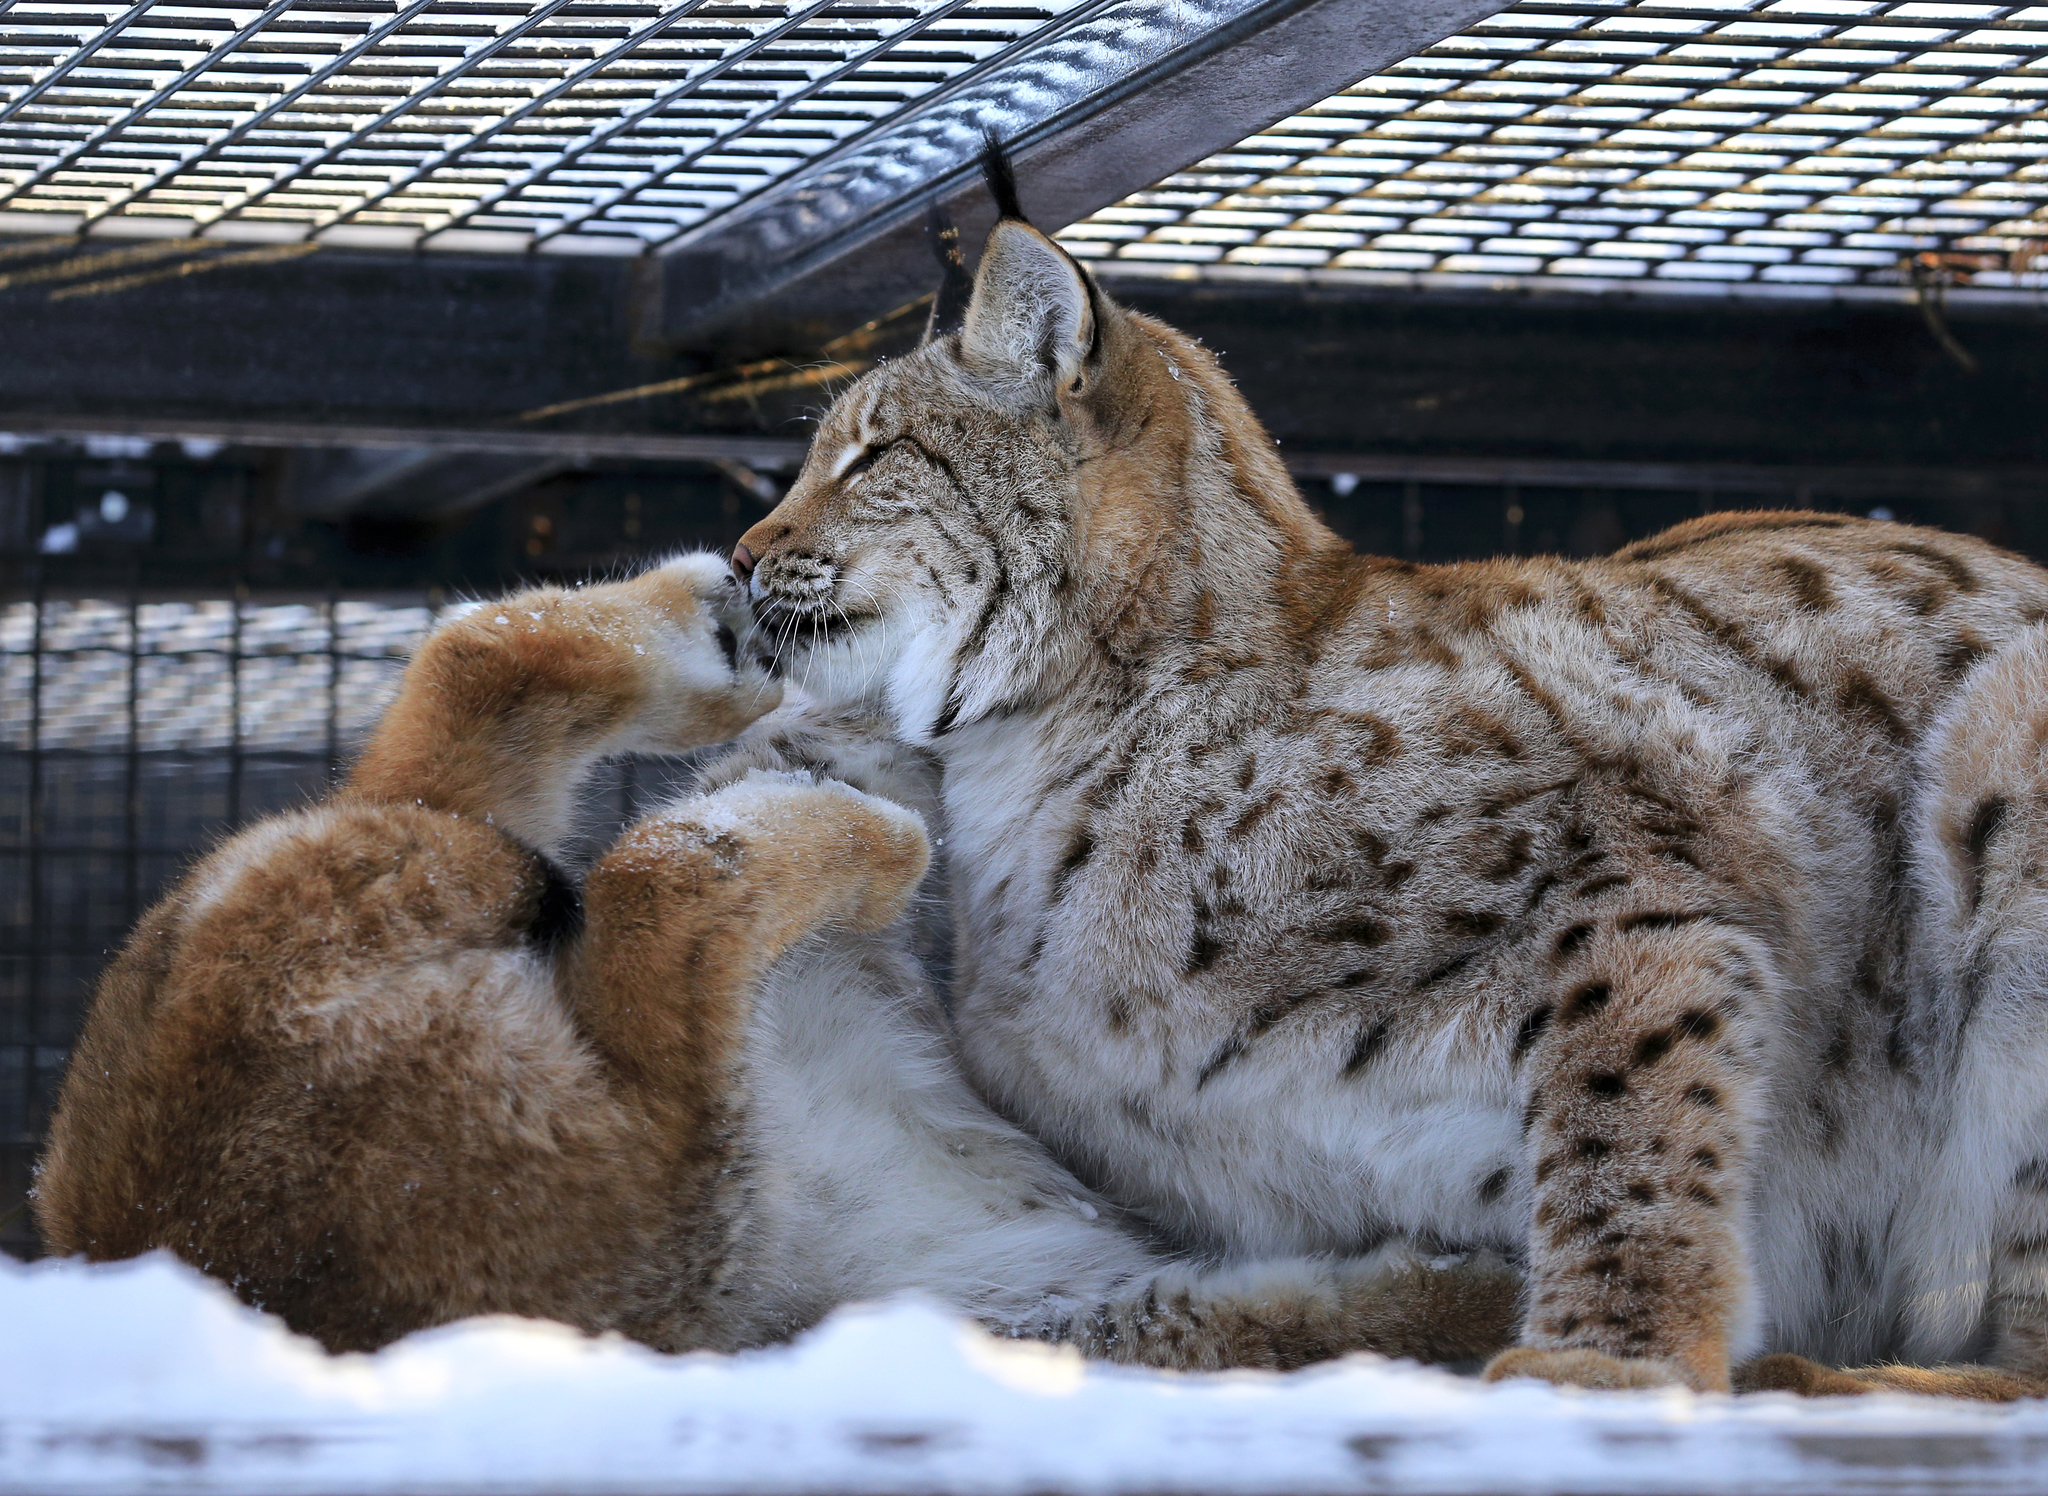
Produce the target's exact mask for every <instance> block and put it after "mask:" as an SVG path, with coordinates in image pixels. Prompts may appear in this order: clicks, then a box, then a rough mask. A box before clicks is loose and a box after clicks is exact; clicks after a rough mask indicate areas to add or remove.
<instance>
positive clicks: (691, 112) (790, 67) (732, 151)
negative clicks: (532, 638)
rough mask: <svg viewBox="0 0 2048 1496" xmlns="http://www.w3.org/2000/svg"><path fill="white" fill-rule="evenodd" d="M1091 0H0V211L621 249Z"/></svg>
mask: <svg viewBox="0 0 2048 1496" xmlns="http://www.w3.org/2000/svg"><path fill="white" fill-rule="evenodd" d="M1104 8H1105V0H1027V3H1018V0H909V3H901V4H859V3H847V0H795V3H791V4H788V5H778V4H744V3H743V4H719V3H711V0H680V3H673V4H661V3H652V4H648V3H612V0H539V3H537V4H522V3H519V0H400V3H397V4H393V3H389V0H273V3H272V4H270V5H268V6H264V5H257V4H240V3H235V0H226V3H220V0H192V3H153V0H137V3H134V4H129V5H125V6H124V5H119V4H92V3H83V4H80V3H72V0H0V88H4V89H6V90H7V92H6V94H5V95H4V102H0V132H4V133H0V153H4V154H0V183H4V185H0V214H13V215H21V216H20V217H18V218H15V219H13V220H11V223H12V226H14V227H16V228H23V227H26V228H37V227H43V228H47V229H51V230H60V231H67V232H68V231H72V230H75V229H79V228H84V229H91V228H93V227H94V226H95V225H99V226H102V227H105V228H110V229H126V230H129V231H131V232H138V233H140V232H145V231H148V230H150V229H153V228H154V229H158V230H159V231H161V232H165V233H172V232H175V233H180V234H190V233H198V232H210V233H211V234H212V235H213V237H216V238H240V239H250V240H258V241H262V240H277V241H284V242H291V241H298V240H302V239H304V238H305V237H306V236H307V235H308V234H309V233H320V234H321V235H322V238H323V240H324V242H327V243H331V244H356V245H368V246H379V245H389V246H409V245H411V244H413V243H414V242H415V241H416V240H417V239H418V237H419V236H420V234H421V233H423V232H433V233H436V234H438V235H439V236H440V239H439V241H438V247H441V248H465V249H472V250H486V251H488V250H520V249H527V248H533V247H538V248H543V249H554V250H565V251H581V252H589V253H607V252H618V253H629V254H630V253H637V252H639V251H640V250H641V249H642V248H643V247H645V246H648V245H659V244H661V243H663V242H665V241H667V240H669V239H671V238H673V237H675V236H676V235H678V234H680V233H682V232H684V231H685V230H687V229H689V228H692V227H694V226H696V225H698V224H700V223H702V222H704V221H705V220H706V219H707V218H709V217H711V216H713V215H716V214H718V213H720V212H723V211H725V210H728V209H730V208H731V207H733V206H734V205H735V204H737V203H740V202H743V201H745V200H747V199H749V198H751V197H752V196H754V195H755V194H757V193H759V192H760V191H761V190H762V189H764V188H766V187H768V186H770V185H772V184H774V183H775V182H777V181H779V180H781V179H782V178H783V177H785V176H786V175H787V174H788V173H790V172H791V171H793V170H794V169H796V168H797V167H799V166H802V165H803V164H805V163H806V162H808V161H810V160H811V159H813V158H814V157H816V156H817V155H819V154H820V153H821V152H823V151H825V150H827V149H830V148H835V147H839V146H842V145H845V144H847V143H848V142H850V141H852V140H853V139H854V138H855V137H858V136H860V135H861V134H862V133H863V132H864V131H867V130H869V129H870V128H871V127H873V126H874V125H875V124H876V123H877V122H880V121H886V120H888V119H890V118H891V117H893V116H894V115H896V114H897V113H898V112H899V111H901V110H902V109H903V108H905V107H906V106H907V105H909V104H910V103H912V102H914V101H917V100H920V99H924V98H926V97H927V96H928V95H931V94H932V93H933V92H934V91H935V90H940V89H942V88H945V87H947V86H949V85H957V84H960V83H962V82H965V81H970V80H971V79H972V78H974V77H976V76H978V75H980V74H983V73H985V72H987V71H988V70H989V69H991V68H993V67H996V66H998V65H999V64H1001V63H1003V62H1004V61H1006V60H1008V59H1010V58H1011V57H1012V56H1013V55H1014V54H1016V53H1017V52H1018V51H1019V50H1020V49H1023V48H1025V47H1028V46H1038V45H1043V44H1045V43H1046V42H1047V41H1048V40H1049V39H1050V38H1051V37H1052V36H1054V35H1056V34H1057V33H1059V32H1061V31H1064V30H1065V29H1067V28H1068V27H1070V26H1071V25H1072V24H1073V23H1075V22H1076V21H1079V20H1081V19H1084V18H1086V17H1088V16H1090V15H1093V14H1094V13H1095V12H1097V11H1100V10H1102V9H1104ZM451 235H454V236H457V237H453V238H451V237H449V236H451Z"/></svg>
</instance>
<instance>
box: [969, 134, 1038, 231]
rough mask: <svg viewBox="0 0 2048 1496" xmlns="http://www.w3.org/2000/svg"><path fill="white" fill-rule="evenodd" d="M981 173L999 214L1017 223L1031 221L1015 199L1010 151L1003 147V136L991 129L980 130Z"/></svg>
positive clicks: (1014, 176)
mask: <svg viewBox="0 0 2048 1496" xmlns="http://www.w3.org/2000/svg"><path fill="white" fill-rule="evenodd" d="M981 175H982V180H984V181H985V182H987V183H988V191H989V196H990V197H993V198H994V199H995V200H996V212H997V214H998V215H999V216H1001V217H1003V218H1014V219H1016V220H1017V221H1018V222H1019V223H1029V222H1030V221H1031V220H1030V219H1028V218H1026V217H1025V216H1024V205H1023V204H1022V203H1020V202H1018V201H1017V173H1016V171H1015V170H1013V169H1012V168H1011V166H1010V153H1009V152H1008V151H1006V150H1004V149H1003V138H1002V137H1001V136H1000V135H998V134H996V132H995V131H993V130H984V131H983V132H982V136H981Z"/></svg>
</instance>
